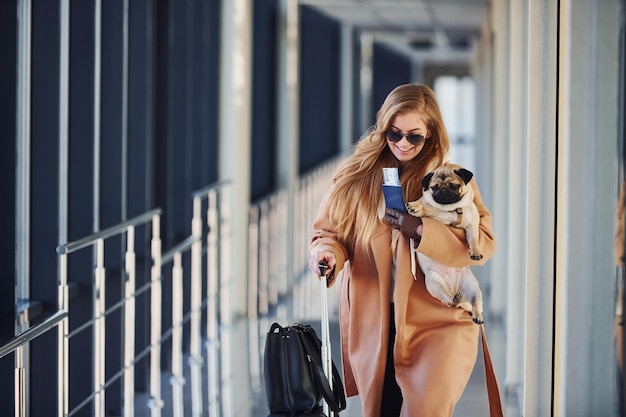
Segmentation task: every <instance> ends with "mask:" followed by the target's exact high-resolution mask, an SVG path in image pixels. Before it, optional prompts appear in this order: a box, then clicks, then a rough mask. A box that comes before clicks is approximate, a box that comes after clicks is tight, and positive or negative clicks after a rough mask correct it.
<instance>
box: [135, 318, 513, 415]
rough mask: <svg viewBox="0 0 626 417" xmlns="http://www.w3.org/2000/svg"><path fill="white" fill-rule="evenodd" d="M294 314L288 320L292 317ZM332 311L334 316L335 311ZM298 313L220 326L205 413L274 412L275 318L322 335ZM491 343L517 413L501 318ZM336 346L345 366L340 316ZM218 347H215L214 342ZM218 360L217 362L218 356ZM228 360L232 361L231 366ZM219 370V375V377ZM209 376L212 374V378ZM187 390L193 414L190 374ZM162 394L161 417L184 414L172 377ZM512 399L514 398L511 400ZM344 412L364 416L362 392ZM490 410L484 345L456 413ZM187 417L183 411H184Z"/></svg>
mask: <svg viewBox="0 0 626 417" xmlns="http://www.w3.org/2000/svg"><path fill="white" fill-rule="evenodd" d="M290 316H291V317H295V318H294V319H291V320H290V319H288V317H290ZM331 316H332V315H331ZM297 317H298V314H297V313H293V312H289V313H288V312H287V308H286V307H285V306H279V307H278V308H277V309H276V311H275V312H274V313H273V314H269V315H267V316H265V317H262V318H245V319H244V318H242V319H238V320H235V321H234V322H233V323H232V325H231V326H229V328H227V327H223V328H222V329H221V343H220V346H219V354H218V355H217V357H218V359H217V362H218V363H210V361H209V360H208V359H207V357H209V355H208V352H209V350H210V349H211V348H212V347H211V346H209V345H207V349H206V350H205V352H206V353H205V358H204V361H205V362H204V364H203V375H204V377H203V381H202V390H203V394H202V395H203V405H202V408H203V410H202V415H203V416H208V417H214V416H215V417H216V416H220V417H222V416H223V417H267V416H268V414H269V411H268V407H267V401H266V398H265V389H264V381H263V351H264V345H265V335H266V333H267V331H268V330H269V328H270V327H271V324H272V323H273V322H274V321H276V322H279V323H280V324H281V325H288V324H292V323H294V322H300V323H307V324H311V325H312V326H313V327H314V328H315V329H316V331H317V332H318V335H319V334H321V333H320V331H319V324H320V321H319V317H317V318H315V317H313V318H309V319H302V318H297ZM485 326H486V331H487V336H488V341H489V347H490V350H491V354H492V359H493V361H494V367H495V370H496V373H497V374H498V383H499V385H500V391H501V395H502V396H503V404H504V406H505V416H507V417H518V416H519V414H518V413H517V411H516V410H517V407H515V406H514V404H508V403H507V399H506V398H505V392H504V385H503V377H502V372H503V369H504V368H503V366H504V353H505V344H504V334H505V333H504V329H503V327H502V325H501V324H500V323H499V321H498V320H493V321H490V320H488V319H487V320H486V322H485ZM330 331H331V347H332V355H333V360H334V361H335V363H336V364H337V366H338V367H339V366H340V363H341V361H340V351H339V326H338V322H337V321H336V320H331V322H330ZM213 348H214V347H213ZM214 362H215V361H214ZM228 364H232V366H229V365H228ZM188 369H189V366H188V358H185V372H186V373H188ZM215 372H217V373H218V374H219V376H216V375H215V374H212V373H215ZM209 378H210V379H209ZM207 380H214V381H219V387H218V388H217V398H218V401H217V402H216V401H211V400H209V394H208V392H209V389H208V388H209V387H208V384H207ZM185 381H186V382H185V389H184V396H183V397H184V404H183V406H182V408H183V409H184V412H183V416H192V405H191V394H190V386H189V381H190V378H189V375H185ZM162 398H163V400H164V407H163V409H162V413H161V415H162V416H180V411H181V407H178V409H177V410H173V407H172V405H173V404H172V403H173V402H172V386H171V385H170V377H169V376H168V375H163V377H162ZM148 400H149V398H148V396H147V395H146V394H139V395H137V397H136V399H135V404H136V406H135V407H136V408H135V415H136V416H137V417H144V416H145V417H148V416H150V415H151V414H150V409H149V408H148V407H146V404H147V403H148ZM508 402H509V403H510V402H511V400H508ZM340 415H341V417H360V416H361V415H362V414H361V405H360V400H359V397H351V398H348V401H347V408H346V410H344V411H342V412H341V414H340ZM488 415H489V406H488V400H487V393H486V387H485V375H484V364H483V359H482V350H481V349H479V356H478V359H477V361H476V366H475V368H474V371H473V373H472V376H471V378H470V382H469V385H468V387H467V388H466V390H465V392H464V394H463V396H462V397H461V400H460V401H459V403H458V404H457V407H456V409H455V412H454V417H482V416H488ZM180 417H182V416H180Z"/></svg>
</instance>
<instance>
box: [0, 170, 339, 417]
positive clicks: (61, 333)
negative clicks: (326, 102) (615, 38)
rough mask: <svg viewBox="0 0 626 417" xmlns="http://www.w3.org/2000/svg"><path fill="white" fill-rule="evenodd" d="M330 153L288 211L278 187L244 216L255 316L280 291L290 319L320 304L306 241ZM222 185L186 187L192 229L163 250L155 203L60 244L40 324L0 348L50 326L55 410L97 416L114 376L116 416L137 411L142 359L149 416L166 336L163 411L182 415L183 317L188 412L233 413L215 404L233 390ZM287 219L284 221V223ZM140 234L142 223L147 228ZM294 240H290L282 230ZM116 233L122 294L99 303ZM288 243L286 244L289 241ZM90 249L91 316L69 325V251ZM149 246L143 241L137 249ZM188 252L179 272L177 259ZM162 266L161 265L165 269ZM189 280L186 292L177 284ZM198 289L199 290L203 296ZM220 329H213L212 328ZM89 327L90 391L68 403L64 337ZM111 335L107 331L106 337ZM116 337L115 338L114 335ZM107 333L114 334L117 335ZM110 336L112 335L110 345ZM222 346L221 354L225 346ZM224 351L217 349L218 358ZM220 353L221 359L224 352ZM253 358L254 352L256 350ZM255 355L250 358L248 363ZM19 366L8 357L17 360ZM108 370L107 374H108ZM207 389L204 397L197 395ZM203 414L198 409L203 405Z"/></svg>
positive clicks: (156, 414)
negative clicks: (142, 309)
mask: <svg viewBox="0 0 626 417" xmlns="http://www.w3.org/2000/svg"><path fill="white" fill-rule="evenodd" d="M337 164H338V160H335V161H331V162H330V163H328V164H326V165H324V166H323V167H321V168H320V169H317V170H315V171H314V172H312V173H310V174H307V175H305V176H303V177H302V178H301V179H300V180H299V181H298V183H297V184H296V187H295V190H292V191H289V192H290V193H292V195H291V197H292V198H291V204H293V207H292V208H291V210H292V215H291V216H289V210H290V208H289V206H288V205H289V204H290V199H289V197H290V196H289V194H288V193H289V192H287V191H279V192H277V193H274V194H272V195H270V196H268V197H267V198H265V199H263V200H261V201H259V202H257V203H255V204H254V205H253V206H252V207H251V209H250V212H249V213H250V215H249V228H248V231H249V235H248V236H249V246H248V247H249V249H248V262H249V277H248V280H249V281H248V316H249V317H250V318H255V317H258V316H259V315H260V316H265V315H267V314H268V312H270V310H271V308H272V307H273V306H276V305H277V304H278V303H279V302H280V298H281V297H283V296H287V297H292V298H293V302H292V304H293V305H294V311H293V312H292V314H291V316H292V317H290V319H292V318H299V317H315V316H316V315H317V314H318V311H319V302H318V301H317V300H316V299H315V297H314V296H313V297H311V295H312V294H313V295H314V294H317V293H318V291H317V290H316V288H317V285H316V282H315V280H313V279H310V278H311V277H310V275H308V274H309V271H308V269H307V266H306V265H307V263H308V256H309V255H308V242H309V238H310V228H311V223H312V221H313V219H314V217H315V215H316V212H317V209H318V206H319V203H320V199H321V197H322V195H323V194H324V191H325V187H326V186H327V185H328V181H329V179H330V176H331V175H332V172H333V171H334V170H335V169H336V166H337ZM229 189H230V187H229V183H228V182H218V183H216V184H212V185H210V186H208V187H205V188H203V189H200V190H198V191H196V192H194V193H193V194H192V199H193V214H192V220H191V235H190V236H189V237H187V238H186V239H184V240H183V241H182V242H180V243H179V244H177V245H176V246H174V247H172V248H171V249H170V250H168V251H167V252H166V253H163V252H162V248H161V236H160V235H161V232H160V218H161V210H160V209H156V210H151V211H149V212H146V213H144V214H143V215H140V216H138V217H136V218H133V219H131V220H128V221H126V222H123V223H121V224H119V225H116V226H114V227H112V228H109V229H106V230H103V231H100V232H96V233H94V234H92V235H90V236H87V237H85V238H82V239H79V240H76V241H74V242H69V243H66V244H63V245H60V246H59V247H58V248H57V252H58V254H59V285H58V311H57V312H55V313H54V314H53V315H52V316H50V317H49V318H48V319H46V320H44V321H43V322H42V323H40V324H38V325H36V326H34V327H32V328H30V329H29V330H27V331H25V332H23V333H22V334H20V335H18V336H16V337H14V338H13V339H12V340H11V341H9V343H7V344H5V345H4V346H2V347H0V358H1V357H4V356H7V355H9V354H11V353H15V355H16V357H17V356H19V355H21V354H23V349H24V348H25V347H26V346H27V345H28V343H30V342H31V341H33V340H34V339H36V338H38V337H39V336H41V335H43V334H45V333H47V332H49V331H51V330H53V329H55V328H56V329H58V339H57V341H58V356H57V370H58V407H57V415H58V416H59V417H71V416H73V415H75V414H77V413H78V412H79V411H80V410H83V409H85V408H87V407H88V406H91V414H93V415H94V416H96V417H104V416H105V400H106V397H105V395H106V390H107V389H108V388H110V387H111V386H112V385H113V384H114V383H116V382H119V383H120V384H121V386H122V397H123V404H122V407H123V415H125V416H130V417H132V416H133V415H134V414H135V407H136V406H137V405H136V401H135V398H136V393H135V385H134V379H135V375H134V373H135V366H136V364H137V363H138V362H139V361H141V360H143V359H144V358H146V360H147V361H148V363H149V366H148V368H149V369H148V375H149V387H148V396H149V398H148V400H147V401H146V404H145V405H146V408H147V409H148V410H149V412H150V415H151V416H152V417H160V416H161V414H162V410H163V408H164V406H165V404H166V400H165V399H164V398H163V395H162V392H161V389H162V387H161V384H162V375H163V373H164V369H163V368H162V365H161V360H162V354H163V352H162V345H163V344H164V342H166V341H167V340H169V339H171V378H170V384H171V386H172V391H171V395H172V397H171V403H170V404H171V406H172V407H171V409H172V410H173V415H174V416H177V417H178V416H180V417H182V416H183V415H184V414H185V410H184V407H185V401H184V398H183V397H184V389H185V386H186V385H187V384H186V383H187V381H186V380H185V376H184V372H183V368H184V364H183V358H184V356H185V355H184V348H183V340H184V339H183V338H184V334H183V332H184V329H185V325H186V324H189V329H190V330H189V335H188V337H189V352H188V353H189V360H188V365H189V375H190V384H189V389H190V392H191V408H192V410H191V414H192V415H194V416H200V415H205V413H208V415H211V416H219V415H227V414H229V412H231V411H232V410H228V409H227V408H226V407H225V406H222V408H220V404H222V403H228V402H229V398H230V396H231V395H232V393H231V392H230V390H231V388H232V387H230V385H229V381H228V380H227V379H228V378H229V377H230V376H232V373H233V372H232V369H231V368H230V367H231V364H230V360H229V358H228V350H229V349H230V348H229V343H230V341H229V340H228V337H229V336H228V331H224V330H223V329H227V328H228V326H229V325H230V323H229V321H230V315H231V314H230V311H231V305H230V293H229V292H230V286H231V284H230V282H229V279H230V278H229V275H230V274H228V273H226V272H227V270H226V268H227V267H228V250H227V248H228V245H229V239H230V224H229V223H230V221H229V218H228V213H229V210H228V207H227V204H228V201H229V198H228V195H227V193H228V192H230V191H229ZM288 219H291V224H290V222H289V221H287V220H288ZM142 225H143V226H145V227H146V228H148V227H150V233H149V234H150V244H149V251H150V262H151V265H150V274H149V275H150V278H149V281H148V282H146V283H145V285H142V286H141V287H139V288H137V287H136V251H135V246H136V228H138V227H140V226H142ZM146 232H147V230H146ZM289 234H292V237H291V238H290V239H288V235H289ZM114 236H122V237H125V239H124V243H123V246H124V249H125V253H124V256H123V260H122V262H121V263H122V264H123V288H122V291H123V294H122V297H121V299H120V301H118V302H116V303H114V304H113V305H110V306H109V307H108V308H107V307H106V303H105V301H106V291H105V282H106V273H105V272H106V271H105V264H104V260H105V243H106V241H107V240H108V239H110V238H112V237H114ZM288 241H291V242H293V246H292V247H288V244H287V242H288ZM87 248H91V249H92V252H91V256H92V258H93V264H94V268H93V271H92V274H93V276H92V286H93V312H92V317H91V319H89V320H87V321H85V322H84V323H79V324H77V325H73V326H72V329H71V330H70V318H69V317H70V303H69V285H68V257H70V256H71V255H72V254H73V253H75V252H79V251H81V250H83V249H87ZM144 249H147V248H144ZM288 256H291V257H292V258H293V260H292V262H291V265H292V267H293V270H291V271H290V270H288V266H287V265H288V263H287V262H286V261H285V259H286V258H287V257H288ZM187 259H189V263H188V265H189V268H188V270H186V268H185V265H187V264H186V263H185V261H186V260H187ZM168 268H169V269H168ZM167 276H171V290H172V300H171V306H168V307H169V308H170V309H171V314H172V317H171V327H170V328H169V329H166V330H165V331H163V329H162V319H163V315H162V313H163V310H164V304H163V303H164V301H165V300H164V299H163V294H162V292H163V287H162V286H163V284H164V280H165V279H166V277H167ZM185 282H189V283H190V285H189V289H186V288H184V283H185ZM203 286H204V294H206V296H204V297H203ZM148 292H149V293H150V294H149V296H150V297H149V298H150V300H149V314H150V317H149V319H148V321H149V327H150V328H149V334H150V336H149V344H148V345H147V346H144V347H143V349H142V348H141V347H139V349H137V345H136V342H135V337H136V323H135V320H136V315H135V307H136V306H135V304H136V299H137V297H139V296H140V295H142V294H146V298H147V293H148ZM185 294H188V296H189V300H190V302H189V304H190V306H189V309H188V311H184V305H183V299H184V296H185ZM329 296H330V297H331V298H330V300H329V303H330V305H331V309H332V308H336V306H337V305H338V291H332V292H330V293H329ZM116 311H119V312H121V316H122V321H123V322H122V323H121V327H122V337H121V340H120V341H119V343H120V348H121V352H122V360H121V368H120V369H119V370H117V371H114V372H113V373H111V370H110V369H106V371H107V372H108V374H109V377H108V378H107V377H106V372H105V348H104V346H107V344H108V346H107V348H109V349H110V348H111V345H110V343H109V341H110V339H111V337H110V336H111V335H108V334H107V329H106V320H105V319H106V318H107V317H110V316H112V314H113V312H116ZM203 311H204V312H205V313H206V329H202V328H201V327H202V320H203V315H202V313H203ZM219 326H221V327H219ZM88 329H91V337H92V343H93V352H92V354H93V356H92V359H91V360H92V366H93V380H92V385H93V386H92V389H91V393H90V394H89V395H87V396H86V397H85V398H81V399H76V398H72V403H73V404H75V405H73V407H72V408H71V409H70V401H69V400H70V398H69V393H70V388H71V385H70V381H69V369H70V364H69V358H70V340H71V339H72V338H74V337H76V336H78V335H79V334H81V333H83V332H86V331H87V330H88ZM203 330H204V332H205V333H206V339H205V344H204V347H205V348H206V358H207V362H208V364H207V371H206V372H207V373H206V375H205V379H204V380H206V385H207V386H206V391H205V390H204V388H203V386H202V385H203V378H202V367H203V366H204V356H203V354H202V333H203ZM108 336H109V337H108ZM117 336H118V335H115V337H117ZM115 337H114V339H115ZM111 343H112V342H111ZM225 352H226V353H225ZM220 355H222V356H220ZM224 355H225V356H224ZM255 355H256V357H257V358H256V359H257V360H258V356H259V352H258V351H257V352H255ZM255 362H256V360H255ZM17 363H21V362H20V361H17V360H16V364H17ZM25 372H28V370H25V369H17V365H16V380H15V404H16V407H15V415H16V416H20V417H23V416H26V415H27V414H26V412H25V411H24V410H26V409H27V408H26V407H25V404H24V402H25V401H26V396H25V389H24V386H23V385H24V381H25V379H24V377H23V376H24V373H25ZM111 374H112V375H111ZM203 393H206V398H207V402H206V403H204V402H203ZM205 405H206V406H207V407H208V411H205V410H203V408H204V406H205Z"/></svg>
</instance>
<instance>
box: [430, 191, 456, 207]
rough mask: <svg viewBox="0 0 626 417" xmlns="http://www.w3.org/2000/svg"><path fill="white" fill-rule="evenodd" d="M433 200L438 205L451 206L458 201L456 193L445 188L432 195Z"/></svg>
mask: <svg viewBox="0 0 626 417" xmlns="http://www.w3.org/2000/svg"><path fill="white" fill-rule="evenodd" d="M433 198H434V200H435V201H436V202H437V203H439V204H452V203H456V202H457V201H459V200H460V197H459V195H458V194H457V193H455V192H453V191H450V190H449V189H447V188H442V189H441V190H439V192H438V193H437V194H435V195H433Z"/></svg>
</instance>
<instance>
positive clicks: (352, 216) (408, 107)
mask: <svg viewBox="0 0 626 417" xmlns="http://www.w3.org/2000/svg"><path fill="white" fill-rule="evenodd" d="M413 112H418V113H420V116H421V118H422V120H423V121H424V123H425V124H426V127H427V130H428V134H429V136H428V138H427V140H426V142H425V143H424V147H423V148H422V150H421V151H420V153H419V154H418V155H417V156H416V157H415V158H414V159H413V160H411V161H409V162H408V163H407V164H406V165H405V166H404V167H403V168H402V170H401V172H400V183H401V184H402V189H403V194H404V201H414V200H417V199H418V198H419V197H420V196H421V195H422V187H421V181H422V178H423V177H424V175H426V173H427V172H429V171H430V170H432V169H434V168H435V167H437V166H439V165H441V164H442V163H443V161H444V158H445V156H446V154H447V153H448V149H449V147H450V144H449V140H448V134H447V132H446V128H445V126H444V124H443V119H442V117H441V111H440V110H439V104H438V103H437V98H436V97H435V93H434V92H433V91H432V90H431V89H430V88H429V87H427V86H425V85H420V84H403V85H400V86H398V87H396V88H395V89H393V90H392V91H391V92H390V93H389V95H387V98H386V99H385V101H384V103H383V104H382V106H381V107H380V109H379V110H378V113H377V116H376V125H374V126H372V127H371V128H370V129H369V130H368V131H367V132H365V133H364V135H363V136H362V137H361V138H360V139H359V141H358V142H357V144H356V146H355V149H354V152H353V153H352V155H350V156H349V157H348V158H347V159H346V160H345V161H344V162H343V163H342V164H341V165H340V166H339V168H338V169H337V172H336V173H335V175H334V177H333V179H332V181H331V190H330V193H329V195H328V201H329V205H328V214H329V216H330V219H331V221H332V222H333V224H335V225H336V232H337V234H338V237H339V239H340V240H342V241H343V242H344V244H345V245H346V246H347V247H348V248H349V250H350V251H353V250H354V248H355V245H357V244H358V245H359V246H360V248H361V249H362V250H364V252H365V253H369V242H370V240H371V238H372V237H373V236H374V233H375V232H376V229H377V228H378V226H379V225H380V223H381V222H382V219H383V217H384V207H385V203H384V199H383V194H382V184H383V175H382V168H385V167H394V166H397V160H396V158H395V157H394V155H393V154H392V153H391V150H390V149H389V147H388V146H387V140H386V138H385V132H386V131H387V129H389V127H390V125H391V121H392V120H393V118H394V117H395V116H396V115H398V114H406V113H413Z"/></svg>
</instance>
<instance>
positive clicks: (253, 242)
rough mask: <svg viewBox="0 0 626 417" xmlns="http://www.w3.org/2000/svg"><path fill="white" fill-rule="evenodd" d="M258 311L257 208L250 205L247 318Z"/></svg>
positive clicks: (253, 316) (255, 314)
mask: <svg viewBox="0 0 626 417" xmlns="http://www.w3.org/2000/svg"><path fill="white" fill-rule="evenodd" d="M258 311H259V208H258V207H257V206H252V207H250V210H249V215H248V318H256V317H257V315H258V314H257V313H258Z"/></svg>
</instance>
